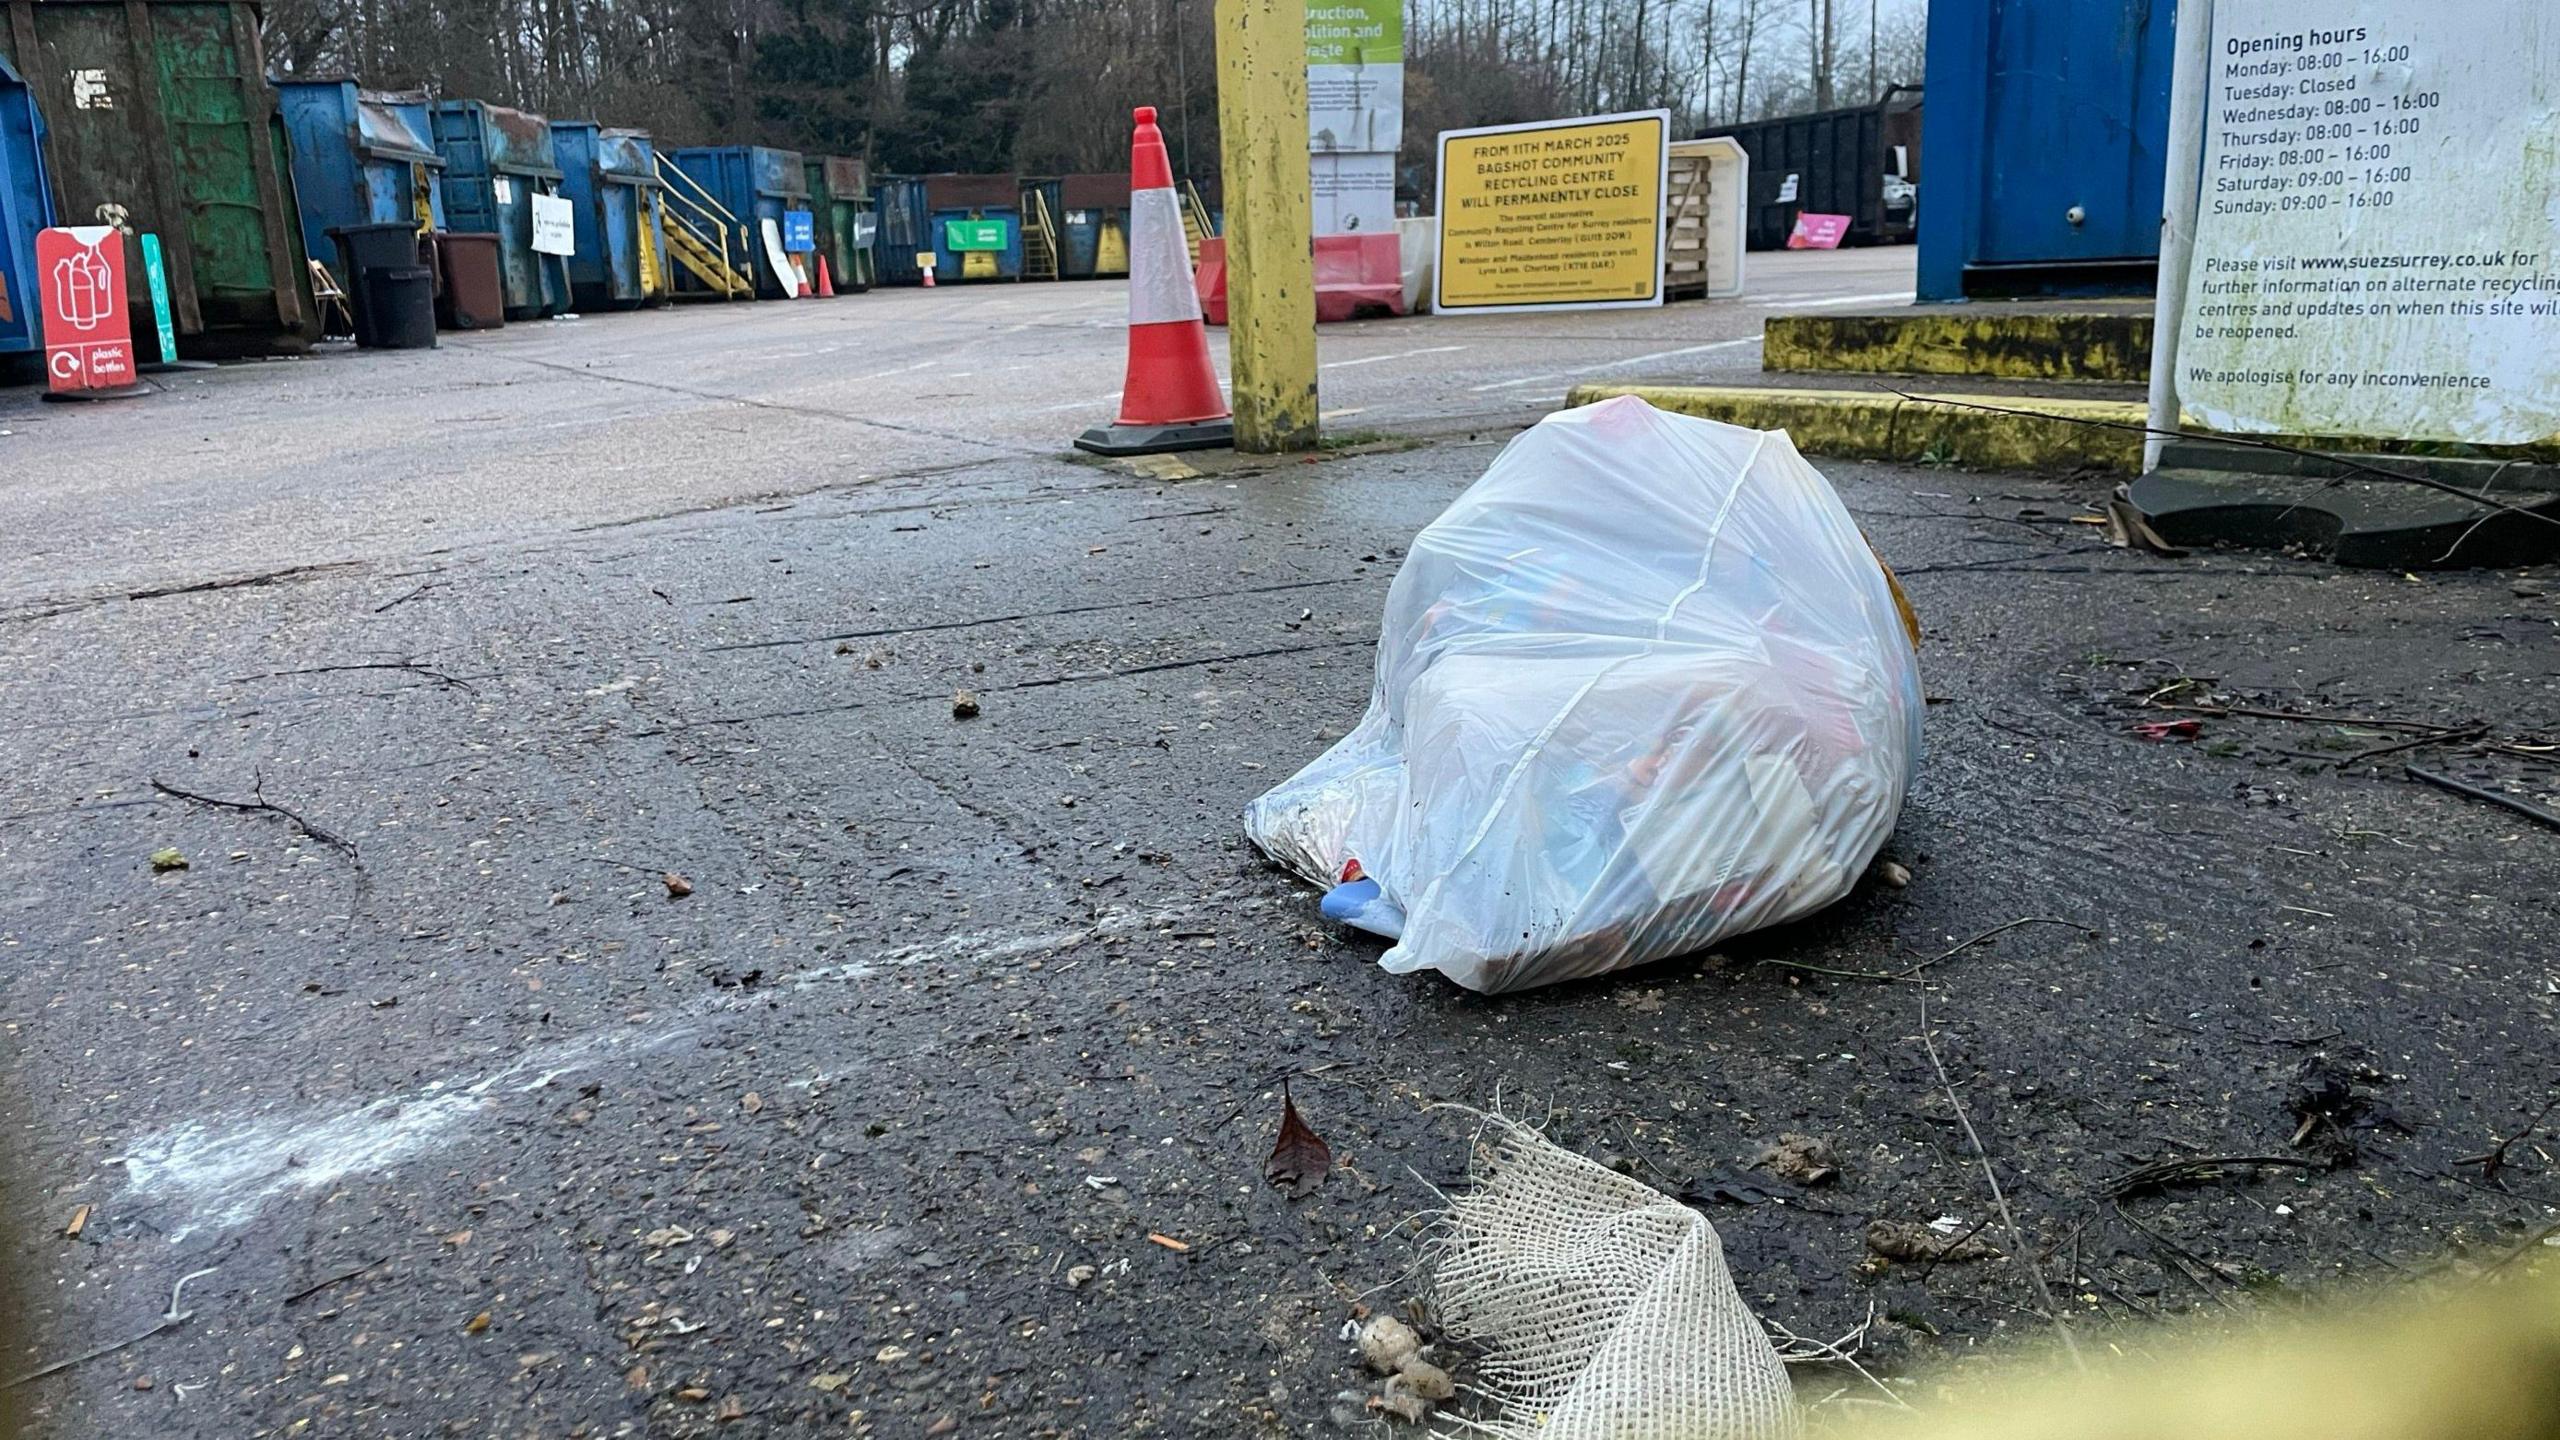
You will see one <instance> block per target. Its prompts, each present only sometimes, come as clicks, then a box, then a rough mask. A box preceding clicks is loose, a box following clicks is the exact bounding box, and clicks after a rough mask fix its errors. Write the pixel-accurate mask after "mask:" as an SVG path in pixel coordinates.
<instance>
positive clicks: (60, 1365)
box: [0, 1266, 213, 1390]
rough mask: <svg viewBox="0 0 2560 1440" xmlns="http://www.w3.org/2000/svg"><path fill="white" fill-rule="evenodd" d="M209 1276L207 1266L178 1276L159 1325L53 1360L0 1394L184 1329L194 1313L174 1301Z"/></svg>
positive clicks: (1, 1386)
mask: <svg viewBox="0 0 2560 1440" xmlns="http://www.w3.org/2000/svg"><path fill="white" fill-rule="evenodd" d="M212 1273H213V1267H211V1266H207V1267H206V1268H204V1269H202V1270H190V1271H188V1272H187V1273H186V1274H184V1275H181V1276H179V1277H178V1283H177V1284H175V1285H172V1286H170V1287H169V1308H168V1310H167V1311H165V1312H164V1313H163V1314H162V1315H161V1316H160V1323H159V1324H157V1325H154V1326H152V1327H151V1328H150V1329H148V1330H145V1331H143V1332H142V1333H141V1334H139V1335H133V1336H128V1337H127V1338H125V1339H122V1340H118V1341H115V1342H113V1343H111V1344H106V1345H101V1346H99V1347H98V1348H97V1349H95V1350H87V1351H83V1352H81V1353H80V1354H78V1355H74V1356H72V1357H70V1358H69V1359H67V1360H56V1361H54V1362H53V1363H52V1364H50V1365H46V1366H43V1367H41V1368H39V1369H35V1370H30V1371H28V1372H27V1373H26V1374H24V1375H20V1376H17V1377H15V1378H13V1379H9V1380H0V1390H15V1389H17V1388H18V1387H19V1386H21V1385H24V1384H27V1383H29V1382H30V1381H35V1380H41V1379H43V1378H44V1377H46V1376H47V1375H59V1374H61V1373H62V1372H63V1371H65V1370H68V1369H70V1368H72V1367H73V1366H75V1365H86V1364H88V1363H89V1362H90V1361H92V1360H95V1359H97V1358H98V1357H99V1356H101V1355H113V1354H114V1353H116V1352H117V1351H119V1350H122V1349H125V1348H126V1347H128V1346H133V1345H139V1344H141V1343H142V1342H143V1341H145V1340H148V1339H150V1338H151V1337H152V1336H154V1335H157V1334H159V1333H160V1332H161V1331H163V1330H174V1329H176V1328H177V1327H179V1326H181V1325H184V1324H185V1323H187V1321H188V1320H189V1319H190V1318H192V1317H193V1316H194V1314H195V1312H194V1311H192V1310H181V1309H179V1308H178V1297H179V1296H181V1295H184V1294H185V1293H186V1290H187V1282H188V1281H190V1280H194V1279H197V1278H199V1277H201V1276H205V1275H210V1274H212Z"/></svg>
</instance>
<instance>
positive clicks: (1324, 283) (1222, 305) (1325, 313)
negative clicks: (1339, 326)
mask: <svg viewBox="0 0 2560 1440" xmlns="http://www.w3.org/2000/svg"><path fill="white" fill-rule="evenodd" d="M1315 251H1316V254H1315V259H1316V320H1317V321H1318V322H1319V323H1327V324H1329V323H1331V322H1333V321H1336V320H1350V319H1354V318H1356V317H1358V316H1362V315H1402V314H1404V313H1405V307H1404V256H1403V253H1402V250H1401V249H1400V247H1399V246H1398V244H1397V242H1396V237H1395V236H1394V235H1393V234H1383V235H1319V236H1317V237H1316V246H1315ZM1191 278H1192V284H1193V285H1194V286H1195V287H1197V288H1198V290H1199V292H1200V313H1201V315H1202V316H1203V317H1205V318H1206V319H1207V320H1208V322H1209V323H1210V324H1212V325H1224V324H1226V323H1227V242H1226V241H1225V240H1224V239H1220V238H1212V239H1207V240H1203V241H1201V242H1200V264H1199V267H1198V268H1197V269H1196V270H1194V271H1193V272H1192V277H1191Z"/></svg>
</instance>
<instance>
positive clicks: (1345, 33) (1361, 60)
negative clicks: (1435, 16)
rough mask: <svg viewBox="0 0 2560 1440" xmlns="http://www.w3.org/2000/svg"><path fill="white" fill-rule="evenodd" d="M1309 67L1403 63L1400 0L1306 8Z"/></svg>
mask: <svg viewBox="0 0 2560 1440" xmlns="http://www.w3.org/2000/svg"><path fill="white" fill-rule="evenodd" d="M1307 63H1308V64H1310V65H1401V64H1403V63H1404V0H1315V3H1313V4H1311V5H1309V6H1308V7H1307Z"/></svg>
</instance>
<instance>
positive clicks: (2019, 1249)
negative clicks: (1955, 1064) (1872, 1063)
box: [1920, 921, 2089, 1374]
mask: <svg viewBox="0 0 2560 1440" xmlns="http://www.w3.org/2000/svg"><path fill="white" fill-rule="evenodd" d="M2019 923H2022V924H2023V923H2024V922H2023V921H2022V922H2019ZM1966 943H1967V944H1971V943H1972V942H1971V941H1967V942H1966ZM1957 948H1958V949H1961V948H1963V947H1962V946H1959V947H1957ZM1949 953H1953V952H1952V951H1951V952H1949ZM1942 958H1943V957H1942ZM1920 1046H1921V1048H1922V1049H1924V1050H1926V1051H1928V1052H1929V1068H1930V1069H1932V1070H1935V1071H1936V1072H1938V1086H1939V1088H1940V1089H1942V1090H1944V1091H1945V1092H1946V1096H1947V1103H1948V1104H1949V1105H1952V1106H1954V1107H1955V1112H1956V1122H1957V1123H1958V1124H1960V1125H1962V1126H1964V1138H1965V1139H1966V1140H1968V1141H1971V1142H1972V1144H1973V1153H1974V1154H1975V1155H1976V1156H1978V1157H1980V1158H1981V1160H1982V1178H1983V1179H1984V1180H1985V1181H1987V1182H1989V1183H1990V1186H1991V1205H1992V1208H1993V1209H1996V1210H1998V1211H1999V1212H2000V1221H2001V1223H2002V1224H2003V1225H2006V1226H2007V1227H2008V1230H2009V1253H2010V1254H2012V1255H2015V1256H2017V1257H2018V1260H2019V1263H2021V1264H2023V1265H2025V1266H2026V1267H2027V1278H2028V1279H2029V1280H2030V1281H2032V1282H2034V1284H2035V1287H2036V1297H2037V1298H2038V1299H2039V1300H2041V1301H2043V1303H2044V1318H2045V1321H2046V1323H2048V1324H2050V1325H2052V1326H2053V1328H2054V1331H2055V1333H2056V1334H2059V1335H2060V1336H2061V1337H2062V1348H2063V1349H2064V1350H2066V1351H2069V1352H2070V1355H2071V1363H2072V1364H2073V1365H2074V1366H2077V1367H2078V1368H2079V1369H2080V1370H2081V1372H2082V1373H2084V1374H2085V1373H2087V1371H2088V1369H2089V1362H2088V1361H2087V1360H2085V1359H2083V1358H2081V1355H2080V1342H2079V1341H2078V1340H2076V1339H2073V1338H2072V1335H2071V1327H2070V1325H2069V1324H2067V1323H2065V1322H2064V1320H2063V1318H2062V1312H2061V1311H2060V1310H2059V1309H2058V1308H2056V1307H2055V1305H2054V1303H2053V1288H2052V1287H2051V1286H2049V1285H2047V1284H2045V1281H2044V1269H2043V1267H2041V1266H2039V1265H2037V1264H2036V1263H2035V1259H2034V1257H2033V1256H2031V1255H2029V1254H2028V1253H2027V1237H2026V1235H2025V1233H2024V1232H2022V1231H2021V1230H2019V1229H2018V1217H2017V1216H2016V1215H2015V1214H2013V1213H2011V1211H2010V1209H2009V1197H2008V1196H2006V1195H2004V1194H2002V1193H2001V1191H2000V1175H1999V1172H1998V1171H1996V1170H1994V1169H1993V1168H1992V1165H1991V1152H1990V1151H1989V1150H1987V1149H1985V1148H1983V1144H1982V1135H1981V1133H1980V1132H1978V1131H1976V1130H1975V1129H1974V1128H1973V1116H1972V1115H1971V1114H1970V1113H1969V1112H1967V1111H1966V1109H1965V1108H1964V1100H1963V1097H1961V1096H1959V1095H1957V1094H1956V1085H1955V1082H1954V1081H1953V1080H1950V1079H1948V1078H1947V1062H1945V1061H1944V1060H1941V1059H1939V1058H1938V1041H1937V1037H1936V1036H1934V1035H1933V1034H1931V1033H1930V1030H1929V993H1928V992H1927V991H1926V990H1923V991H1922V992H1920Z"/></svg>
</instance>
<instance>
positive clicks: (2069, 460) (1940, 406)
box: [1565, 385, 2144, 475]
mask: <svg viewBox="0 0 2560 1440" xmlns="http://www.w3.org/2000/svg"><path fill="white" fill-rule="evenodd" d="M1617 395H1633V396H1636V397H1638V398H1639V399H1642V400H1643V401H1644V402H1645V403H1647V404H1649V405H1652V406H1653V407H1655V408H1656V409H1660V410H1672V411H1677V412H1678V413H1680V414H1683V415H1698V416H1703V417H1705V418H1706V419H1709V420H1722V421H1725V422H1726V423H1728V424H1733V425H1748V426H1750V427H1752V428H1753V429H1756V430H1784V431H1786V432H1787V434H1788V435H1789V436H1790V437H1791V438H1793V439H1794V441H1795V443H1796V448H1797V449H1799V450H1802V451H1803V452H1804V453H1806V454H1808V455H1827V456H1832V457H1835V458H1838V459H1844V460H1892V461H1902V462H1906V463H1909V462H1923V463H1931V464H1961V465H1964V466H1967V467H1969V468H1972V469H1983V470H2045V471H2074V470H2103V471H2111V472H2115V473H2119V474H2125V475H2131V474H2133V473H2135V472H2136V471H2138V470H2139V469H2140V468H2141V465H2142V431H2141V428H2140V427H2141V425H2142V423H2143V415H2144V410H2143V405H2142V402H2141V401H2138V400H2091V399H2077V398H2065V397H2054V396H2034V397H2021V396H2016V395H1962V394H1951V393H1950V394H1928V395H1913V396H1907V397H1906V396H1903V395H1894V394H1876V393H1873V392H1868V391H1839V390H1788V389H1778V388H1773V387H1765V386H1743V385H1734V386H1723V385H1715V386H1707V385H1577V386H1575V387H1574V388H1573V390H1572V391H1571V392H1570V393H1569V394H1568V395H1567V396H1566V397H1565V403H1566V404H1567V405H1589V404H1592V403H1593V402H1595V401H1600V400H1606V399H1609V398H1610V397H1612V396H1617ZM1978 407H1980V408H1978ZM2024 412H2034V413H2024ZM2125 427H2129V428H2125Z"/></svg>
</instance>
